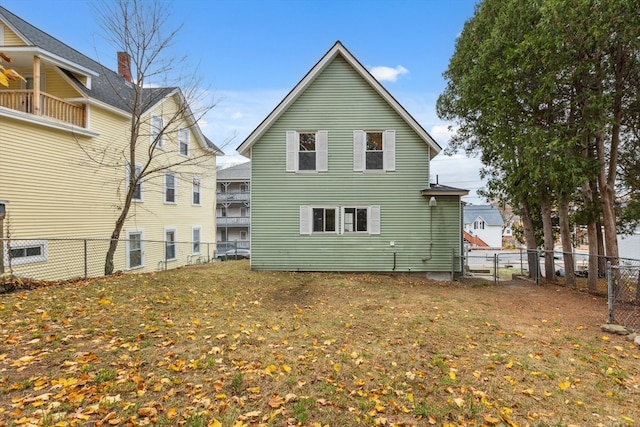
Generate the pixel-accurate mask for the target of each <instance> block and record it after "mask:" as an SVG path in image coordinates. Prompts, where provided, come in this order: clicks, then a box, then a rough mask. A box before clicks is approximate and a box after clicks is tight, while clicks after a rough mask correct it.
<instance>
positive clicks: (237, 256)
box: [216, 248, 251, 261]
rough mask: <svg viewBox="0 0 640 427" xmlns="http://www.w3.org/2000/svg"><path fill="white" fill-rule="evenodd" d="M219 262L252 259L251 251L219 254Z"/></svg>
mask: <svg viewBox="0 0 640 427" xmlns="http://www.w3.org/2000/svg"><path fill="white" fill-rule="evenodd" d="M216 258H218V261H228V260H233V259H249V258H251V251H250V250H249V249H240V248H237V249H229V250H228V251H226V252H223V253H221V254H218V256H217V257H216Z"/></svg>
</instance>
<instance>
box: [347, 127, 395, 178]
mask: <svg viewBox="0 0 640 427" xmlns="http://www.w3.org/2000/svg"><path fill="white" fill-rule="evenodd" d="M395 169H396V132H395V131H394V130H385V131H379V130H378V131H365V130H354V131H353V170H354V171H359V172H364V171H394V170H395Z"/></svg>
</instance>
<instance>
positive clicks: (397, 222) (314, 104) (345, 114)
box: [251, 56, 461, 272]
mask: <svg viewBox="0 0 640 427" xmlns="http://www.w3.org/2000/svg"><path fill="white" fill-rule="evenodd" d="M314 129H315V130H327V131H328V132H329V142H328V165H329V169H328V172H319V173H316V172H311V173H308V172H307V173H291V172H289V173H287V172H286V171H285V170H286V164H285V161H286V156H285V154H286V146H285V141H286V140H285V135H286V131H288V130H314ZM356 129H364V130H386V129H393V130H395V131H396V170H395V171H393V172H364V173H363V172H354V171H353V131H354V130H356ZM251 160H252V163H251V166H252V188H251V197H252V200H251V208H252V210H251V228H252V230H251V232H252V234H251V239H252V242H251V252H252V253H251V257H252V260H251V265H252V268H254V269H274V270H294V271H295V270H300V271H309V270H311V271H393V269H394V253H395V264H396V265H395V271H405V272H406V271H449V270H450V268H451V249H452V247H456V248H457V251H459V249H460V241H461V227H460V219H459V218H460V213H459V209H460V207H459V206H460V205H459V203H460V202H459V198H458V197H448V198H447V197H442V198H439V200H438V206H437V207H435V208H433V211H431V210H430V208H429V198H428V197H425V196H422V195H421V190H422V189H424V188H425V187H427V186H428V185H429V146H428V145H427V144H426V143H425V142H424V141H423V140H421V139H420V138H419V136H418V135H417V134H416V133H415V132H414V131H413V130H412V129H411V128H410V127H409V125H408V124H406V123H405V121H404V120H403V119H402V118H401V117H400V116H399V115H398V114H397V113H396V112H395V111H394V110H393V109H392V108H391V107H390V106H389V105H388V104H387V103H386V102H385V101H384V99H382V98H381V97H380V96H379V95H378V94H377V93H376V92H375V90H374V89H373V88H372V87H371V86H370V85H369V84H368V83H367V82H366V81H365V80H364V79H363V78H362V77H361V76H360V75H359V74H358V73H357V72H356V71H355V70H353V69H352V68H351V66H350V65H349V64H348V63H347V62H346V61H345V60H344V59H342V57H340V56H338V57H337V58H336V59H335V60H334V61H333V62H332V63H331V64H329V65H328V66H327V68H326V69H325V70H324V71H323V73H321V74H320V75H319V76H318V77H317V78H316V80H315V81H314V82H313V83H312V84H311V85H310V86H309V87H308V88H307V90H306V91H305V92H304V93H303V94H301V95H300V97H299V98H298V99H297V100H296V101H295V102H294V103H293V104H292V105H291V106H290V107H289V109H288V110H287V111H286V112H285V113H284V114H283V115H282V116H281V117H280V119H279V120H278V121H277V122H276V123H274V124H273V126H272V127H271V128H270V129H269V130H268V131H267V132H266V133H265V135H264V136H263V137H262V138H261V139H260V140H259V141H258V142H257V143H256V144H255V145H254V146H253V147H252V152H251ZM300 205H312V206H318V205H319V206H337V207H343V206H370V205H380V207H381V217H380V221H381V226H380V230H381V234H380V235H347V234H343V235H334V234H322V235H319V234H312V235H300V227H299V219H300V217H299V207H300ZM432 212H433V215H434V226H433V227H430V219H431V215H432ZM436 224H437V225H436ZM431 230H433V244H432V245H431V244H430V240H431V236H430V232H431ZM391 241H394V242H395V246H394V247H391V245H390V242H391Z"/></svg>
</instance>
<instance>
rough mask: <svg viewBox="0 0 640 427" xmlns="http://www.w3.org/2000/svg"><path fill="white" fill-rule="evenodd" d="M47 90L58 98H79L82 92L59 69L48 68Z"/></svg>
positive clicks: (46, 76) (45, 73)
mask: <svg viewBox="0 0 640 427" xmlns="http://www.w3.org/2000/svg"><path fill="white" fill-rule="evenodd" d="M44 75H45V77H44V78H45V86H44V87H45V89H44V90H45V92H47V93H48V94H50V95H53V96H55V97H58V98H62V99H65V98H77V97H78V96H81V95H82V94H81V93H80V92H78V91H77V90H76V89H75V88H74V87H73V86H72V85H70V84H69V82H68V81H67V80H65V78H64V77H63V76H62V74H60V72H59V71H58V70H57V69H53V68H47V69H46V70H44Z"/></svg>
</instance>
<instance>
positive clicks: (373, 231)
mask: <svg viewBox="0 0 640 427" xmlns="http://www.w3.org/2000/svg"><path fill="white" fill-rule="evenodd" d="M346 209H366V210H367V230H366V231H346V230H345V228H344V226H345V219H344V217H345V210H346ZM340 234H347V235H353V234H360V235H362V234H370V235H378V234H380V205H370V206H358V205H353V206H351V205H349V206H342V207H341V208H340Z"/></svg>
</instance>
